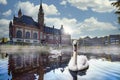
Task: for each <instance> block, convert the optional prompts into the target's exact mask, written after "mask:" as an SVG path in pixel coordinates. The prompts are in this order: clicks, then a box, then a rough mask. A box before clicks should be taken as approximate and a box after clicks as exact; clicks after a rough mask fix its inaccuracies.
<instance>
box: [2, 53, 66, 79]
mask: <svg viewBox="0 0 120 80" xmlns="http://www.w3.org/2000/svg"><path fill="white" fill-rule="evenodd" d="M3 56H4V55H1V54H0V80H11V79H12V80H43V77H44V74H45V73H46V72H49V71H50V70H52V69H54V68H56V67H61V66H66V64H65V63H66V62H68V58H66V60H64V61H63V62H61V59H60V58H57V59H50V58H49V56H50V55H48V54H39V53H28V54H27V53H15V54H9V56H8V57H7V58H6V57H3ZM35 75H37V76H39V77H38V78H37V77H36V76H35Z"/></svg>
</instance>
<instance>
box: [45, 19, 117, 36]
mask: <svg viewBox="0 0 120 80" xmlns="http://www.w3.org/2000/svg"><path fill="white" fill-rule="evenodd" d="M45 22H46V23H47V25H48V26H53V25H54V26H55V27H56V28H60V27H61V25H63V26H64V28H65V30H66V32H68V33H70V34H71V35H72V37H73V38H79V37H81V36H86V35H88V36H91V37H95V36H106V35H109V34H114V31H117V27H116V26H113V25H112V24H111V23H108V22H101V21H98V20H97V19H96V18H94V17H90V18H88V19H85V20H84V21H83V22H78V21H77V20H76V19H74V18H72V19H69V18H47V17H46V18H45ZM116 33H117V32H116Z"/></svg>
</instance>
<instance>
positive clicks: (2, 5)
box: [0, 0, 120, 38]
mask: <svg viewBox="0 0 120 80" xmlns="http://www.w3.org/2000/svg"><path fill="white" fill-rule="evenodd" d="M112 1H114V0H43V8H44V12H45V24H46V25H47V26H50V27H52V26H53V25H54V26H55V27H56V28H60V27H61V25H63V26H64V28H65V31H66V32H67V33H70V34H71V35H72V38H80V37H85V36H90V37H96V36H98V37H101V36H107V35H110V34H120V30H119V28H120V25H119V24H118V23H117V15H115V14H114V12H115V8H114V7H113V6H111V2H112ZM39 5H40V0H0V37H3V36H4V37H8V33H9V29H8V27H9V26H8V24H9V22H10V20H12V19H13V15H15V16H17V12H18V10H19V8H21V10H22V13H23V14H24V15H28V16H32V17H33V19H34V20H35V21H37V15H38V9H39Z"/></svg>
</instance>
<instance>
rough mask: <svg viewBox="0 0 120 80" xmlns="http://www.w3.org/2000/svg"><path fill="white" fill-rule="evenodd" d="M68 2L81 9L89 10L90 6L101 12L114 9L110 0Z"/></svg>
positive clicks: (71, 0) (68, 0) (70, 0)
mask: <svg viewBox="0 0 120 80" xmlns="http://www.w3.org/2000/svg"><path fill="white" fill-rule="evenodd" d="M63 1H65V0H63ZM67 2H68V3H70V4H71V5H72V6H74V7H76V8H78V9H80V10H88V8H90V9H91V10H92V11H95V12H100V13H103V12H111V11H113V10H114V8H113V7H112V6H111V1H110V0H67Z"/></svg>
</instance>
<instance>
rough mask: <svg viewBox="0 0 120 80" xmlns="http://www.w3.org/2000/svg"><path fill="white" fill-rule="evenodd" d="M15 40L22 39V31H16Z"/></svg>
mask: <svg viewBox="0 0 120 80" xmlns="http://www.w3.org/2000/svg"><path fill="white" fill-rule="evenodd" d="M16 37H17V38H22V31H20V30H18V31H17V34H16Z"/></svg>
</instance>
